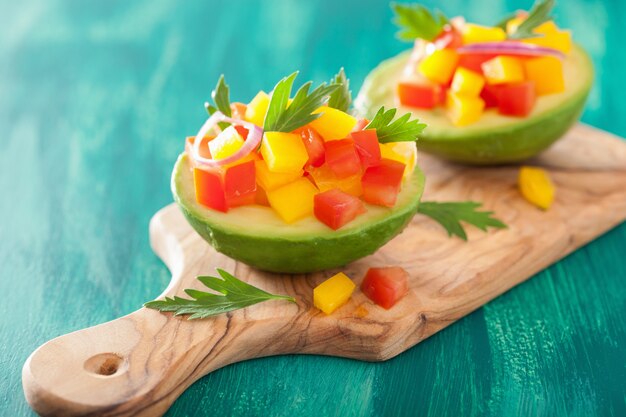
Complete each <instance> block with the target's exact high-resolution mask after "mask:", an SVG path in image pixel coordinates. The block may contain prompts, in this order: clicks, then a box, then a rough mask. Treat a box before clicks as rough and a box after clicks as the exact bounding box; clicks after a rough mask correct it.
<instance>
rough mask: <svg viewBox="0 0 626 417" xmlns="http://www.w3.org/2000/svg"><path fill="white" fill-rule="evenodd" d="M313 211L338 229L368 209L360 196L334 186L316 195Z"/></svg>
mask: <svg viewBox="0 0 626 417" xmlns="http://www.w3.org/2000/svg"><path fill="white" fill-rule="evenodd" d="M313 211H314V213H315V217H317V219H318V220H319V221H321V222H322V223H324V224H325V225H326V226H328V227H330V228H331V229H333V230H337V229H339V228H340V227H342V226H343V225H345V224H346V223H349V222H351V221H352V220H354V219H355V218H356V217H357V216H359V215H360V214H363V213H365V211H366V210H365V206H364V205H363V202H362V201H361V200H360V199H359V198H357V197H355V196H352V195H350V194H347V193H344V192H343V191H341V190H339V189H337V188H333V189H332V190H328V191H324V192H323V193H319V194H316V195H315V198H314V208H313Z"/></svg>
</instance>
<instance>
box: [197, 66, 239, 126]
mask: <svg viewBox="0 0 626 417" xmlns="http://www.w3.org/2000/svg"><path fill="white" fill-rule="evenodd" d="M211 98H212V99H213V102H214V103H215V106H214V105H212V104H211V103H209V102H205V103H204V108H205V109H206V111H207V113H209V115H212V114H213V113H215V112H216V111H218V110H219V111H221V112H222V113H223V114H224V115H225V116H228V117H231V116H232V112H231V110H230V89H229V88H228V85H227V84H226V82H225V81H224V74H222V75H220V79H219V80H218V81H217V85H216V86H215V90H213V91H212V92H211ZM218 125H219V127H220V128H221V129H226V128H227V127H228V126H230V123H226V122H220V123H219V124H218Z"/></svg>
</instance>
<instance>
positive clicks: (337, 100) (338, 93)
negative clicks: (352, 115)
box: [328, 68, 352, 113]
mask: <svg viewBox="0 0 626 417" xmlns="http://www.w3.org/2000/svg"><path fill="white" fill-rule="evenodd" d="M330 84H331V85H335V84H336V85H338V86H339V87H338V88H337V89H336V90H335V91H333V92H332V93H330V97H329V99H328V107H332V108H333V109H337V110H341V111H342V112H346V113H347V112H348V109H349V108H350V104H352V92H351V91H350V80H348V78H346V73H345V72H344V70H343V68H341V69H340V70H339V72H338V73H337V75H335V76H334V77H333V78H332V79H331V80H330Z"/></svg>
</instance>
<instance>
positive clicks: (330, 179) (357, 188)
mask: <svg viewBox="0 0 626 417" xmlns="http://www.w3.org/2000/svg"><path fill="white" fill-rule="evenodd" d="M308 171H309V174H311V177H313V181H314V182H315V185H317V188H319V190H320V192H324V191H328V190H332V189H333V188H339V189H340V190H341V191H343V192H344V193H348V194H350V195H353V196H355V197H360V196H361V194H363V186H362V184H361V175H360V174H357V175H352V176H349V177H346V178H337V176H336V175H335V173H334V172H333V171H332V170H331V169H330V167H329V166H328V164H324V165H322V166H320V167H317V168H310V169H309V168H308Z"/></svg>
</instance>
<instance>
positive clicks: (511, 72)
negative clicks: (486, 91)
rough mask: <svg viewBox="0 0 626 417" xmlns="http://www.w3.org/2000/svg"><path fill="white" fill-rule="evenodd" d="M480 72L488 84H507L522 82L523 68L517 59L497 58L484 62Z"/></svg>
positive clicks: (508, 57)
mask: <svg viewBox="0 0 626 417" xmlns="http://www.w3.org/2000/svg"><path fill="white" fill-rule="evenodd" d="M482 70H483V74H485V78H486V79H487V83H489V84H508V83H517V82H521V81H524V66H523V65H522V61H521V60H519V59H518V58H513V57H510V56H497V57H495V58H493V59H490V60H489V61H487V62H484V63H483V65H482Z"/></svg>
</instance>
